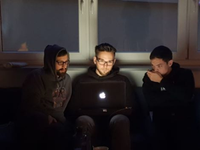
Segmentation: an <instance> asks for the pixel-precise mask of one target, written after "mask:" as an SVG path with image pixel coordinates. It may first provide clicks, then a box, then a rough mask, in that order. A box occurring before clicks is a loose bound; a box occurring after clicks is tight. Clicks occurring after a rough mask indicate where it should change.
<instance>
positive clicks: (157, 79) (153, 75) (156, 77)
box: [147, 71, 163, 83]
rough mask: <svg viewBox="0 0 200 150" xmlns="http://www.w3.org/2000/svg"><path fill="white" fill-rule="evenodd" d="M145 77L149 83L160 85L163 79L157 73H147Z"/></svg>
mask: <svg viewBox="0 0 200 150" xmlns="http://www.w3.org/2000/svg"><path fill="white" fill-rule="evenodd" d="M147 76H148V77H149V79H150V80H151V81H153V82H158V83H160V82H161V80H162V79H163V77H162V75H161V74H160V73H159V72H155V71H147Z"/></svg>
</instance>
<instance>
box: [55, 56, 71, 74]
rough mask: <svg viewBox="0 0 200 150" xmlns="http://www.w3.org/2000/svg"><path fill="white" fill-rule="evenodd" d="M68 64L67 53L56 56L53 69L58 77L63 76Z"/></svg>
mask: <svg viewBox="0 0 200 150" xmlns="http://www.w3.org/2000/svg"><path fill="white" fill-rule="evenodd" d="M68 65H69V58H68V55H64V56H60V57H57V58H56V64H55V69H56V73H57V75H58V76H59V77H63V76H65V74H66V72H67V68H68Z"/></svg>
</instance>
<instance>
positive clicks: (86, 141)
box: [74, 115, 95, 149]
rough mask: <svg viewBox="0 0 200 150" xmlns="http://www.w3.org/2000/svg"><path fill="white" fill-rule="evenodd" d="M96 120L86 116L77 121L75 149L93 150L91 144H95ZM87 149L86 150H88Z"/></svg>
mask: <svg viewBox="0 0 200 150" xmlns="http://www.w3.org/2000/svg"><path fill="white" fill-rule="evenodd" d="M94 130H95V123H94V120H93V119H92V118H91V117H89V116H86V115H83V116H80V117H78V118H77V120H76V133H75V136H74V142H75V143H74V147H78V148H79V147H82V148H83V147H84V148H86V147H87V148H89V149H91V143H94V141H95V140H94V139H95V138H94V137H93V136H94ZM87 148H86V149H87Z"/></svg>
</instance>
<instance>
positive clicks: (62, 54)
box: [57, 49, 69, 57]
mask: <svg viewBox="0 0 200 150" xmlns="http://www.w3.org/2000/svg"><path fill="white" fill-rule="evenodd" d="M65 55H67V56H68V57H69V53H68V51H67V50H66V49H62V50H60V51H59V53H58V55H57V57H61V56H65Z"/></svg>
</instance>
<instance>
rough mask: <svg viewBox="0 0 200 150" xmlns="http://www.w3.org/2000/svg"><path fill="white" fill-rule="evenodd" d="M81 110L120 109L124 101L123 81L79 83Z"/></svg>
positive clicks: (124, 87)
mask: <svg viewBox="0 0 200 150" xmlns="http://www.w3.org/2000/svg"><path fill="white" fill-rule="evenodd" d="M80 86H81V87H80V89H81V92H80V102H81V109H82V110H84V109H98V108H101V109H104V108H105V109H106V110H109V109H120V108H124V106H125V101H126V84H125V82H123V81H112V82H111V81H110V82H104V81H100V82H82V83H80Z"/></svg>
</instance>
